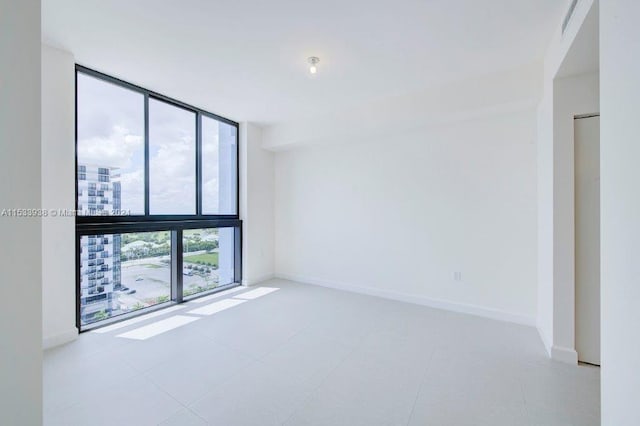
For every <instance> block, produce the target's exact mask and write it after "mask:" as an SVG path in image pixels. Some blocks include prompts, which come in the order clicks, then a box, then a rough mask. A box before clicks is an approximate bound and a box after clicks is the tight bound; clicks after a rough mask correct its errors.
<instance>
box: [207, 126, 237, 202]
mask: <svg viewBox="0 0 640 426" xmlns="http://www.w3.org/2000/svg"><path fill="white" fill-rule="evenodd" d="M237 134H238V131H237V129H236V127H235V126H231V125H229V124H226V123H222V122H220V121H217V120H214V119H213V118H209V117H206V116H203V117H202V213H203V214H236V195H237V194H236V187H237V183H238V181H237V177H236V173H237V142H236V139H237Z"/></svg>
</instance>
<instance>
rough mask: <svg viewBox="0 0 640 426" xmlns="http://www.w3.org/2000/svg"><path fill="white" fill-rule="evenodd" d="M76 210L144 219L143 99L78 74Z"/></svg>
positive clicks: (134, 93)
mask: <svg viewBox="0 0 640 426" xmlns="http://www.w3.org/2000/svg"><path fill="white" fill-rule="evenodd" d="M77 112H78V210H80V213H79V214H81V215H110V214H118V215H120V214H132V215H141V214H144V97H143V95H142V94H140V93H137V92H134V91H131V90H128V89H125V88H123V87H120V86H116V85H114V84H111V83H108V82H106V81H103V80H100V79H97V78H94V77H91V76H88V75H86V74H82V73H78V110H77Z"/></svg>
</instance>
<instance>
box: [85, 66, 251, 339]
mask: <svg viewBox="0 0 640 426" xmlns="http://www.w3.org/2000/svg"><path fill="white" fill-rule="evenodd" d="M74 73H75V83H76V84H75V210H76V212H77V214H76V217H75V220H76V326H77V328H78V330H79V331H80V332H84V331H88V330H91V329H95V328H98V327H102V326H105V325H108V324H112V323H114V322H118V321H123V320H126V319H129V318H131V317H133V316H137V315H142V314H146V313H149V312H151V311H154V310H157V309H162V308H164V307H166V306H171V305H174V304H177V303H182V302H183V295H182V273H181V272H182V267H181V266H182V247H181V245H182V244H181V243H182V238H183V235H182V233H183V231H184V230H186V229H199V228H233V229H234V230H235V231H234V251H235V252H234V280H233V282H232V283H231V284H227V285H221V286H220V287H218V288H216V289H213V290H211V291H207V292H203V293H199V294H197V295H192V296H190V297H189V300H193V299H195V298H197V297H202V296H206V295H210V294H212V293H216V292H218V291H222V290H226V289H229V288H232V287H236V286H239V285H240V283H241V280H242V220H240V125H239V123H237V122H235V121H233V120H229V119H228V118H225V117H221V116H219V115H217V114H213V113H210V112H208V111H205V110H203V109H201V108H197V107H194V106H192V105H189V104H186V103H184V102H181V101H178V100H176V99H173V98H170V97H168V96H165V95H162V94H159V93H157V92H154V91H151V90H148V89H145V88H143V87H140V86H137V85H135V84H132V83H129V82H127V81H124V80H121V79H119V78H116V77H112V76H110V75H107V74H104V73H101V72H99V71H96V70H94V69H91V68H88V67H85V66H82V65H79V64H76V65H75V70H74ZM79 73H82V74H84V75H88V76H90V77H93V78H97V79H99V80H102V81H105V82H108V83H111V84H114V85H116V86H119V87H123V88H125V89H129V90H132V91H134V92H137V93H140V94H142V95H143V97H144V156H145V159H144V176H145V188H144V196H145V200H144V215H127V216H119V215H96V216H90V215H80V214H79V213H80V211H79V205H78V195H79V193H78V178H79V177H80V175H82V174H83V173H82V171H80V170H79V167H78V84H77V83H78V74H79ZM150 99H155V100H158V101H161V102H165V103H167V104H169V105H172V106H175V107H178V108H182V109H185V110H188V111H190V112H193V113H195V123H194V124H195V130H196V141H195V143H196V163H195V165H194V167H195V171H196V188H195V190H196V197H195V201H196V214H193V215H180V214H174V215H152V214H150V210H149V100H150ZM202 117H208V118H211V119H214V120H217V121H219V122H222V123H225V124H227V125H230V126H233V127H235V129H236V141H235V145H236V151H235V155H236V193H235V198H236V200H235V201H236V205H235V214H219V215H205V214H202V195H203V191H202ZM153 231H170V234H171V241H172V248H171V252H172V255H171V301H170V302H166V303H162V304H159V305H156V306H151V307H148V308H145V309H140V310H137V311H134V312H131V313H127V314H121V315H118V316H115V317H111V318H109V319H106V320H102V321H98V322H95V323H89V324H85V325H82V321H81V288H80V287H81V265H82V262H81V239H82V237H84V236H89V235H105V234H123V233H130V232H153ZM174 245H175V247H174ZM96 257H97V256H96ZM178 267H180V269H179V270H178V269H177V268H178ZM176 271H178V272H179V273H176Z"/></svg>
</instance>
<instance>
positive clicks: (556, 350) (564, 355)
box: [551, 345, 578, 365]
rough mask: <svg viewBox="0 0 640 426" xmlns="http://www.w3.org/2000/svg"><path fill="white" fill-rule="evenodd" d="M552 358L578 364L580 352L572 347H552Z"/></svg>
mask: <svg viewBox="0 0 640 426" xmlns="http://www.w3.org/2000/svg"><path fill="white" fill-rule="evenodd" d="M551 359H553V360H554V361H560V362H564V363H567V364H573V365H577V364H578V352H576V351H575V349H572V348H564V347H562V346H555V345H554V346H552V347H551Z"/></svg>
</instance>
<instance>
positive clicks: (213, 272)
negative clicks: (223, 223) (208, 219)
mask: <svg viewBox="0 0 640 426" xmlns="http://www.w3.org/2000/svg"><path fill="white" fill-rule="evenodd" d="M182 250H183V258H182V259H183V265H182V266H183V270H182V278H183V279H182V288H183V291H182V294H183V296H184V297H188V296H191V295H193V294H197V293H201V292H203V291H208V290H212V289H214V288H216V287H218V286H222V285H227V284H231V283H232V282H233V280H234V273H233V272H234V271H233V269H234V229H233V228H208V229H186V230H184V231H183V234H182Z"/></svg>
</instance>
